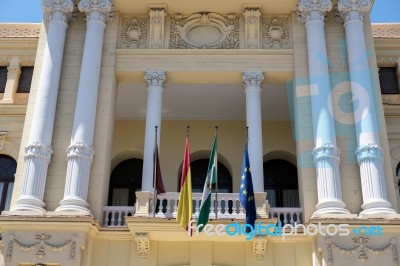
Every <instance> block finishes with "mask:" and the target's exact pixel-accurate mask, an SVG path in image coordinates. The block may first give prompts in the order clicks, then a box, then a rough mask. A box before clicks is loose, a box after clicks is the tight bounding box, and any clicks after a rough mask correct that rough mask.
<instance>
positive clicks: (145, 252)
mask: <svg viewBox="0 0 400 266" xmlns="http://www.w3.org/2000/svg"><path fill="white" fill-rule="evenodd" d="M135 240H136V248H137V254H138V257H139V259H142V260H145V259H148V258H149V256H150V240H149V235H148V234H147V233H135Z"/></svg>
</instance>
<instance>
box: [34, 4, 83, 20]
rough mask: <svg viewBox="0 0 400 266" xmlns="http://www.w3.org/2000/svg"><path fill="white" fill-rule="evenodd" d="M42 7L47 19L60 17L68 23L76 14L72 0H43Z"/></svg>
mask: <svg viewBox="0 0 400 266" xmlns="http://www.w3.org/2000/svg"><path fill="white" fill-rule="evenodd" d="M42 9H43V12H44V13H45V14H46V15H47V16H48V19H49V21H51V20H52V19H60V20H62V21H64V22H65V23H68V21H69V20H70V19H71V18H73V17H75V15H76V5H75V3H74V1H73V0H44V1H42Z"/></svg>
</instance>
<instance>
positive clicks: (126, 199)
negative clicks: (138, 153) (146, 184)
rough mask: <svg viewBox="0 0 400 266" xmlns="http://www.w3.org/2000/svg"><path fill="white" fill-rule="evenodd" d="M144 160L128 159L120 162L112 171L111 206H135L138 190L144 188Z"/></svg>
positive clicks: (109, 199) (109, 202) (109, 194)
mask: <svg viewBox="0 0 400 266" xmlns="http://www.w3.org/2000/svg"><path fill="white" fill-rule="evenodd" d="M142 168H143V160H141V159H128V160H125V161H122V162H121V163H119V164H118V165H117V166H116V167H115V168H114V170H113V171H112V173H111V178H110V189H109V193H108V205H109V206H133V205H134V204H135V201H136V195H135V192H136V190H140V189H141V188H142Z"/></svg>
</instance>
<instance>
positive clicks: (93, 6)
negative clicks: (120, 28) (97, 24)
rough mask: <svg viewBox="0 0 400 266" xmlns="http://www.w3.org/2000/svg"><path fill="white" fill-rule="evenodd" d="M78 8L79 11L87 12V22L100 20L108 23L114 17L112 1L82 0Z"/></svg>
mask: <svg viewBox="0 0 400 266" xmlns="http://www.w3.org/2000/svg"><path fill="white" fill-rule="evenodd" d="M78 8H79V11H81V12H85V14H86V21H91V20H98V21H101V22H103V23H106V22H107V21H110V20H112V19H113V16H114V7H113V5H112V0H81V1H80V2H79V4H78Z"/></svg>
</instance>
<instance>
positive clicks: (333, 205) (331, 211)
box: [312, 200, 351, 217]
mask: <svg viewBox="0 0 400 266" xmlns="http://www.w3.org/2000/svg"><path fill="white" fill-rule="evenodd" d="M315 207H316V209H317V210H316V211H315V212H314V213H313V215H312V217H329V216H332V215H333V216H337V215H338V214H339V215H349V214H351V213H350V212H349V211H348V210H347V209H346V204H345V203H344V202H343V201H341V200H334V201H325V202H321V203H318V204H317V205H316V206H315Z"/></svg>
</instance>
